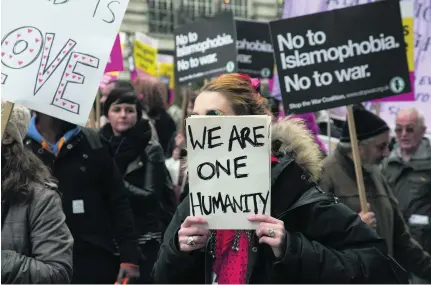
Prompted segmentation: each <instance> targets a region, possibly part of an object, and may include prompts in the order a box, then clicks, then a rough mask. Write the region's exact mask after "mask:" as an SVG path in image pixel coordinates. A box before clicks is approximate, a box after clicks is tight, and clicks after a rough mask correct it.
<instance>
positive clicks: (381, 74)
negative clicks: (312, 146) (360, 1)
mask: <svg viewBox="0 0 431 285" xmlns="http://www.w3.org/2000/svg"><path fill="white" fill-rule="evenodd" d="M364 19H367V20H366V21H364ZM340 23H343V24H342V25H340ZM270 29H271V36H272V42H273V47H274V50H275V58H276V63H277V71H278V72H279V81H280V87H281V94H282V96H283V103H284V106H285V109H289V111H291V112H293V113H306V112H313V111H318V110H322V109H329V108H334V107H337V106H343V105H349V104H355V103H359V102H363V101H367V100H373V99H378V98H383V97H387V96H393V95H397V94H402V93H408V92H410V91H411V87H410V79H409V71H408V65H407V58H406V52H405V46H404V36H403V30H402V22H401V13H400V6H399V4H398V2H397V1H395V2H393V1H380V2H376V3H371V4H365V5H360V6H355V7H349V8H344V9H338V10H333V11H328V12H322V13H317V14H313V15H307V16H302V17H297V18H290V19H284V20H279V21H274V22H271V23H270Z"/></svg>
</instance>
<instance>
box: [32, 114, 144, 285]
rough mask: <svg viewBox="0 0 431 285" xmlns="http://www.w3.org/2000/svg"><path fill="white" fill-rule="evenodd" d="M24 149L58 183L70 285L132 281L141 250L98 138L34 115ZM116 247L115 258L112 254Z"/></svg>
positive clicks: (117, 174)
mask: <svg viewBox="0 0 431 285" xmlns="http://www.w3.org/2000/svg"><path fill="white" fill-rule="evenodd" d="M24 144H25V145H26V146H27V147H29V148H30V149H31V150H32V151H33V152H34V153H35V154H36V155H37V156H38V157H39V158H40V159H41V160H42V161H43V162H44V163H45V164H46V165H47V166H48V168H50V169H51V171H52V174H53V175H54V176H55V178H57V180H58V189H59V192H61V194H62V201H63V210H64V213H65V215H66V223H67V225H68V227H69V228H70V231H71V233H72V235H73V238H74V240H75V243H74V247H73V277H72V283H75V284H98V283H101V284H112V283H114V282H115V281H119V282H120V283H123V280H124V279H125V278H127V279H128V280H129V281H133V279H136V278H137V277H138V276H139V268H138V266H137V264H139V263H138V262H139V258H140V251H139V248H138V243H137V237H136V235H135V229H134V222H133V216H132V211H131V208H130V204H129V200H128V198H127V192H126V189H125V188H124V185H123V179H122V177H121V175H120V172H119V170H118V168H117V166H116V165H115V163H114V161H113V160H112V157H111V155H110V152H109V149H108V148H107V147H104V146H103V145H102V143H101V141H100V139H99V136H98V134H97V133H96V132H95V131H93V130H91V129H87V128H81V127H79V126H76V125H73V124H70V123H68V122H65V121H62V120H59V119H56V118H53V117H51V116H48V115H45V114H41V113H36V116H34V117H33V118H32V120H31V122H30V126H29V129H28V132H27V137H26V138H25V140H24ZM114 241H115V242H114ZM115 243H116V244H117V245H116V244H115ZM116 246H118V251H119V253H120V256H116V255H115V254H116V252H117V249H116ZM117 273H118V275H117Z"/></svg>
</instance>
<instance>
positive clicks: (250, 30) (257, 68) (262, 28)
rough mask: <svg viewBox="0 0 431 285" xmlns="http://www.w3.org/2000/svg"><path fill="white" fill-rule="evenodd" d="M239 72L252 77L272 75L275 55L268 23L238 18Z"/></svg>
mask: <svg viewBox="0 0 431 285" xmlns="http://www.w3.org/2000/svg"><path fill="white" fill-rule="evenodd" d="M235 23H236V33H237V36H238V39H237V41H236V47H237V49H238V72H240V73H246V74H249V75H250V76H251V77H259V78H269V77H272V75H273V74H272V71H273V69H274V56H273V49H272V43H271V35H270V33H269V26H268V23H264V22H257V21H243V20H236V21H235Z"/></svg>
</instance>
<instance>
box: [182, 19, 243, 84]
mask: <svg viewBox="0 0 431 285" xmlns="http://www.w3.org/2000/svg"><path fill="white" fill-rule="evenodd" d="M236 56H237V52H236V30H235V21H234V19H233V14H232V12H224V13H222V14H220V15H218V16H216V17H214V18H209V19H202V20H199V21H197V22H195V23H192V24H189V25H184V26H181V27H180V28H178V29H177V30H176V31H175V80H176V82H177V83H179V84H184V83H188V82H192V81H197V80H201V79H203V78H207V77H211V76H217V75H219V74H221V73H229V72H235V71H236Z"/></svg>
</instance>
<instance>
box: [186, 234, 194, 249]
mask: <svg viewBox="0 0 431 285" xmlns="http://www.w3.org/2000/svg"><path fill="white" fill-rule="evenodd" d="M186 244H187V245H190V246H193V247H194V246H196V242H195V239H194V238H193V237H192V236H189V237H188V238H187V241H186Z"/></svg>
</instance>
